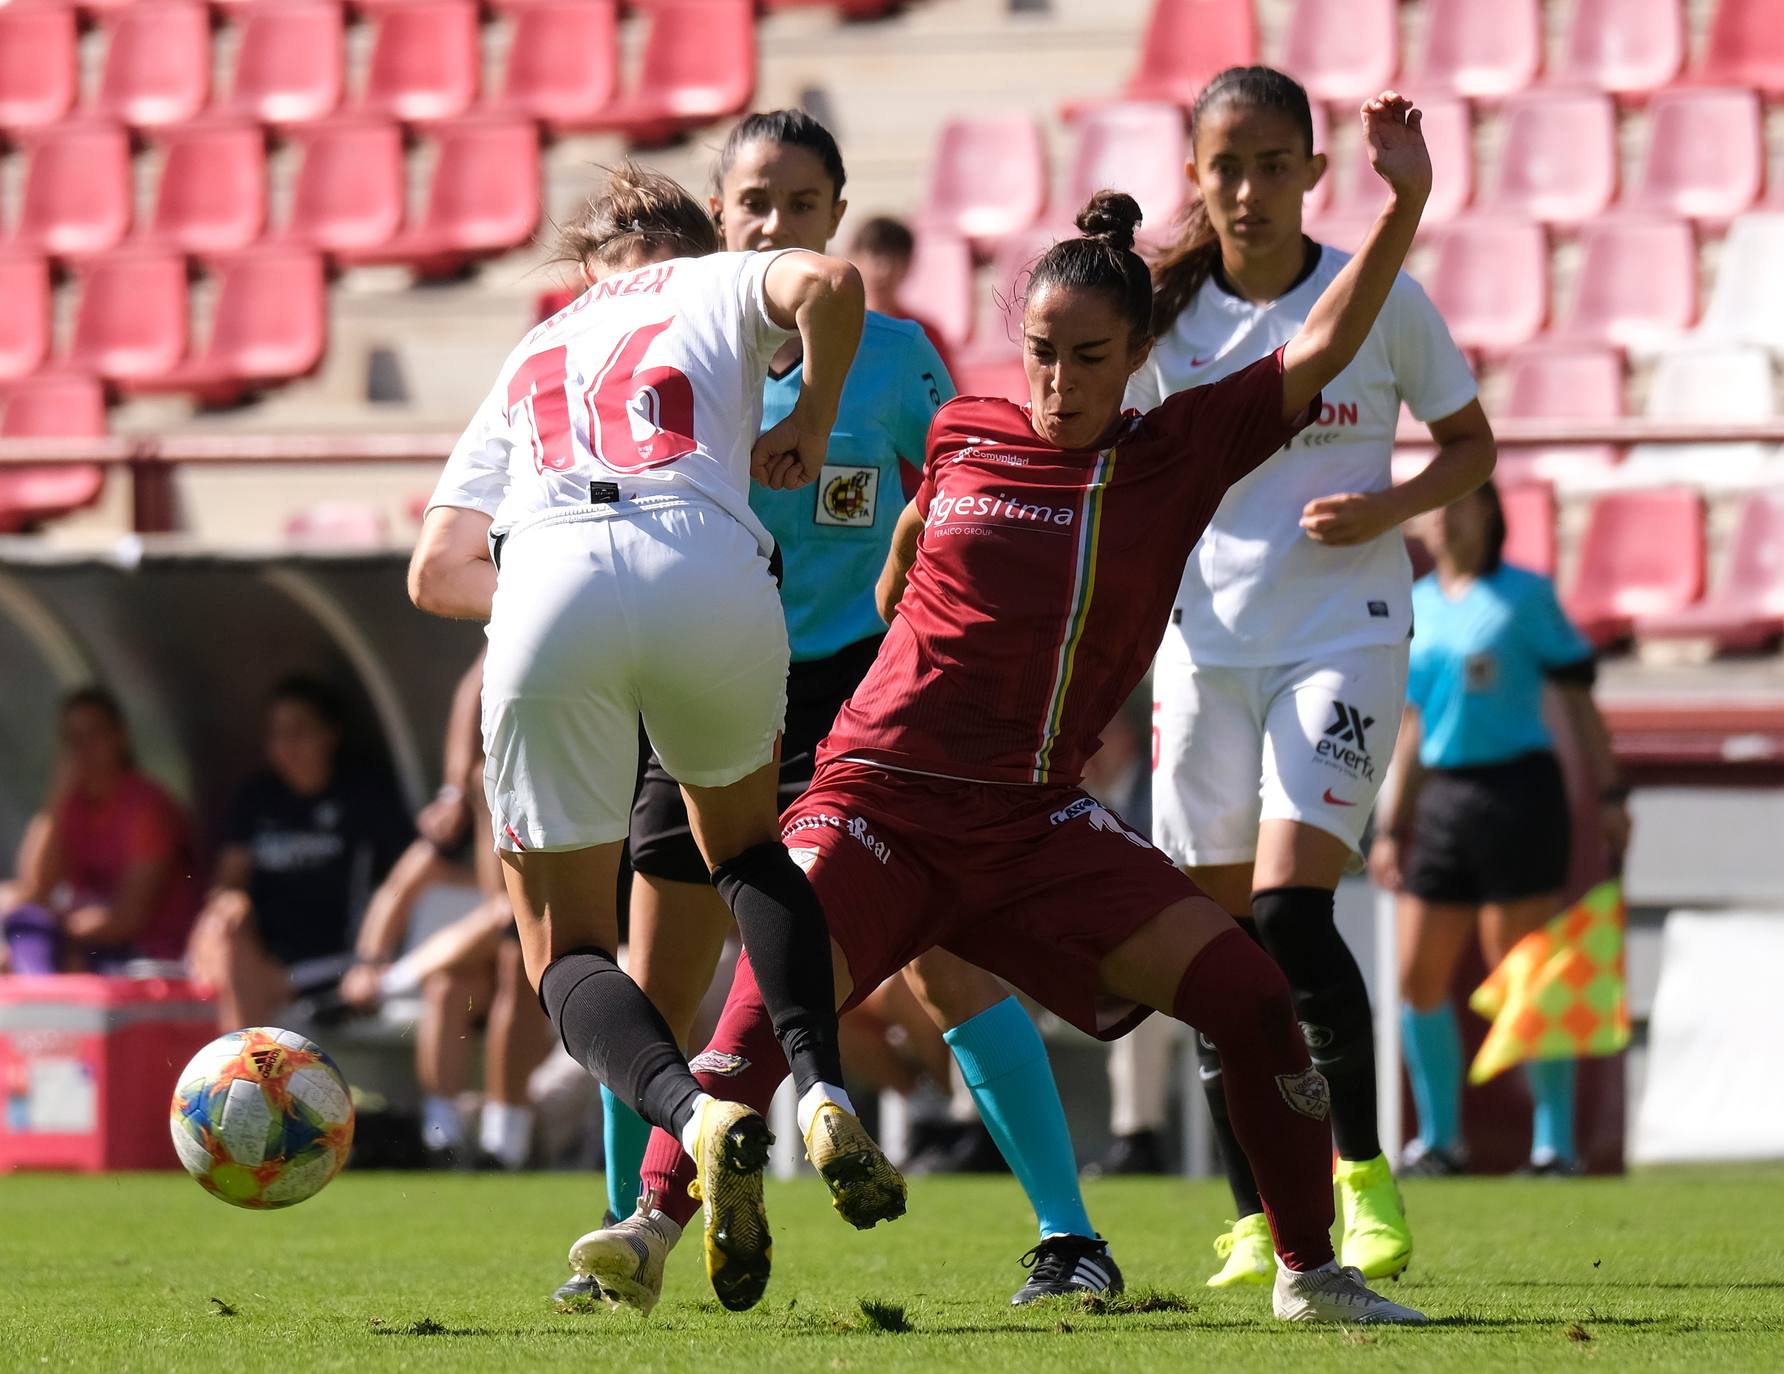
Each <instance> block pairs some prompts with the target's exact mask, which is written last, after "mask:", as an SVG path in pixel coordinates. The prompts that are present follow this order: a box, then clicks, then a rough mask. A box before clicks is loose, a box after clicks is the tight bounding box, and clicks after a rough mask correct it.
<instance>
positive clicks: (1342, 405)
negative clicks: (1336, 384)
mask: <svg viewBox="0 0 1784 1374" xmlns="http://www.w3.org/2000/svg"><path fill="white" fill-rule="evenodd" d="M1361 423H1362V415H1361V411H1360V409H1359V407H1358V405H1357V403H1356V402H1355V401H1322V402H1321V403H1320V407H1319V414H1318V415H1316V416H1314V417H1313V423H1312V424H1310V425H1308V426H1307V428H1306V429H1304V430H1302V431H1301V432H1300V433H1299V434H1297V435H1296V436H1295V437H1294V438H1293V439H1292V440H1290V441H1289V442H1290V444H1291V445H1292V446H1298V447H1300V448H1320V447H1323V446H1324V445H1326V444H1342V443H1346V442H1348V440H1349V436H1348V435H1346V434H1345V433H1344V431H1345V430H1347V429H1355V428H1356V427H1357V426H1358V425H1359V424H1361Z"/></svg>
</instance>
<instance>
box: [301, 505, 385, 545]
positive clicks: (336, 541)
mask: <svg viewBox="0 0 1784 1374" xmlns="http://www.w3.org/2000/svg"><path fill="white" fill-rule="evenodd" d="M285 538H286V539H287V540H289V541H290V542H291V543H293V544H297V545H300V546H302V547H304V548H312V549H376V548H381V547H383V546H384V545H385V544H388V543H389V542H390V519H389V517H388V516H386V515H385V513H384V512H383V511H382V510H380V509H379V508H378V507H377V506H373V505H368V504H366V503H364V502H359V501H324V502H322V503H321V504H320V505H316V506H311V507H310V508H309V509H308V510H301V511H299V512H298V513H297V514H296V515H293V516H292V517H291V518H290V519H289V520H287V521H286V522H285Z"/></svg>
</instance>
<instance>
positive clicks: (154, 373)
mask: <svg viewBox="0 0 1784 1374" xmlns="http://www.w3.org/2000/svg"><path fill="white" fill-rule="evenodd" d="M76 275H77V277H78V279H79V281H80V303H79V306H78V307H77V313H76V315H75V318H74V340H73V342H72V344H71V345H70V346H69V350H68V357H67V359H66V361H67V363H68V365H69V366H71V367H75V368H79V369H81V370H83V371H86V372H91V373H93V374H94V375H95V376H97V377H101V378H103V379H104V380H105V381H107V382H110V383H113V384H118V383H122V382H146V381H152V380H154V379H156V378H160V377H165V376H166V375H167V374H168V373H169V372H171V371H173V369H174V368H175V367H177V366H178V365H179V362H180V359H181V358H183V357H184V356H185V354H186V311H187V296H186V260H185V259H184V258H183V257H181V256H180V255H179V254H177V253H165V252H161V251H159V250H156V249H149V248H125V249H119V250H118V251H117V252H115V253H108V254H106V255H105V256H104V257H97V258H92V259H89V260H88V261H86V262H83V263H82V264H81V265H80V267H79V268H78V269H77V271H76Z"/></svg>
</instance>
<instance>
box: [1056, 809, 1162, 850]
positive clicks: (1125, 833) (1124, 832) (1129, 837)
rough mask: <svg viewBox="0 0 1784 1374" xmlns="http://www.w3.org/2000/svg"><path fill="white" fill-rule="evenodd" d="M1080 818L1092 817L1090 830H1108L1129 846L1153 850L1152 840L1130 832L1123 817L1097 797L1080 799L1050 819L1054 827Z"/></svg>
mask: <svg viewBox="0 0 1784 1374" xmlns="http://www.w3.org/2000/svg"><path fill="white" fill-rule="evenodd" d="M1080 816H1088V817H1090V828H1091V829H1092V830H1107V831H1109V832H1111V833H1112V834H1116V835H1119V836H1121V837H1122V839H1124V840H1126V841H1127V842H1128V843H1129V844H1137V845H1139V846H1140V848H1141V849H1150V848H1152V842H1151V841H1150V840H1148V839H1147V838H1146V837H1145V836H1144V835H1138V834H1135V833H1134V832H1133V831H1132V830H1129V829H1128V828H1127V827H1126V826H1125V825H1123V824H1122V823H1121V817H1119V816H1117V815H1116V814H1115V813H1114V812H1113V811H1111V810H1109V808H1108V807H1106V806H1104V805H1103V804H1102V803H1101V802H1099V801H1098V800H1097V799H1096V798H1095V797H1079V798H1078V800H1077V801H1075V802H1073V803H1072V804H1071V805H1070V806H1067V807H1063V808H1061V809H1060V810H1058V811H1055V812H1054V813H1053V815H1052V816H1051V817H1050V818H1049V819H1051V820H1052V822H1053V824H1054V825H1065V824H1066V823H1067V822H1068V821H1075V820H1077V819H1078V817H1080Z"/></svg>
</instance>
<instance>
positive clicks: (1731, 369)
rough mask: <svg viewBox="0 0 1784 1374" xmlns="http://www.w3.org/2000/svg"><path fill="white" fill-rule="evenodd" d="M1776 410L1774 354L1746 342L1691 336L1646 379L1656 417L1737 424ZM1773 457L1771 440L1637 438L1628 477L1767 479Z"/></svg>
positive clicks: (1706, 481)
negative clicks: (1718, 342)
mask: <svg viewBox="0 0 1784 1374" xmlns="http://www.w3.org/2000/svg"><path fill="white" fill-rule="evenodd" d="M1777 413H1778V407H1777V393H1776V391H1775V389H1774V386H1773V380H1772V359H1771V355H1770V354H1769V353H1767V352H1766V351H1765V350H1764V349H1761V348H1753V347H1748V346H1744V345H1736V344H1730V345H1713V344H1711V345H1706V344H1704V343H1702V342H1700V341H1696V340H1693V341H1691V342H1690V343H1688V344H1687V345H1685V346H1683V347H1680V348H1679V349H1677V350H1676V351H1673V352H1670V353H1666V354H1663V355H1662V356H1661V358H1660V361H1659V363H1658V364H1657V365H1656V366H1655V368H1654V374H1653V378H1652V380H1651V381H1650V382H1649V383H1648V400H1647V414H1648V418H1649V419H1653V420H1676V421H1696V422H1703V423H1708V424H1732V423H1739V422H1740V421H1743V420H1755V421H1759V420H1770V419H1772V418H1773V417H1774V416H1775V415H1776V414H1777ZM1770 457H1771V449H1770V448H1769V446H1767V445H1765V444H1745V443H1741V444H1709V443H1706V444H1637V445H1636V446H1635V447H1634V448H1632V449H1630V451H1629V461H1628V462H1627V463H1626V464H1625V466H1624V475H1625V479H1626V480H1636V481H1650V482H1652V481H1687V482H1692V483H1696V484H1698V485H1709V486H1713V485H1719V484H1722V483H1726V482H1734V483H1737V484H1738V483H1740V482H1743V481H1750V480H1752V479H1754V478H1757V477H1762V476H1763V475H1764V472H1765V467H1766V465H1767V463H1768V460H1769V459H1770Z"/></svg>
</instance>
